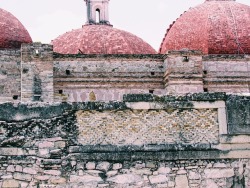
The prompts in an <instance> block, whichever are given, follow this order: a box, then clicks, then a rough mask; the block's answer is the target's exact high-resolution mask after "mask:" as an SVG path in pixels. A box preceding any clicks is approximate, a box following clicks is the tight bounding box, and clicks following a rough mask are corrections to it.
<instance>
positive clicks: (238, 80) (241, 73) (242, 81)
mask: <svg viewBox="0 0 250 188" xmlns="http://www.w3.org/2000/svg"><path fill="white" fill-rule="evenodd" d="M203 71H204V78H203V79H204V88H206V89H207V91H208V92H227V93H249V92H250V74H249V72H250V58H249V57H248V56H247V55H238V56H237V55H224V56H223V55H222V56H219V55H217V56H212V55H211V56H204V57H203Z"/></svg>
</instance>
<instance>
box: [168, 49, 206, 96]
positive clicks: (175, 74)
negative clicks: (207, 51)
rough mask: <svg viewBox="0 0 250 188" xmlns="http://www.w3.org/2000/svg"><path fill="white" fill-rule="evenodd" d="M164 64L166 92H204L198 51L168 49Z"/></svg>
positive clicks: (200, 56)
mask: <svg viewBox="0 0 250 188" xmlns="http://www.w3.org/2000/svg"><path fill="white" fill-rule="evenodd" d="M164 65H165V69H166V71H165V74H164V84H165V88H166V91H167V94H186V93H199V92H204V89H203V71H202V54H201V52H200V51H170V52H169V54H168V56H167V58H166V59H165V62H164Z"/></svg>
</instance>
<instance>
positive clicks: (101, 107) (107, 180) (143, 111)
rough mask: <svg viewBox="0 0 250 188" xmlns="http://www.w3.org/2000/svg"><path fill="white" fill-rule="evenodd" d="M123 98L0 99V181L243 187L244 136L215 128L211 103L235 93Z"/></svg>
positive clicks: (249, 173) (246, 170)
mask: <svg viewBox="0 0 250 188" xmlns="http://www.w3.org/2000/svg"><path fill="white" fill-rule="evenodd" d="M123 100H124V101H123V102H109V103H103V102H87V103H72V104H68V103H55V104H49V103H32V104H11V103H5V104H1V105H0V159H1V160H0V187H3V188H10V187H12V188H20V187H25V188H30V187H34V188H37V187H56V188H69V187H72V188H74V187H75V188H79V187H83V188H86V187H93V188H94V187H107V188H110V187H115V188H116V187H124V188H125V187H133V188H134V187H138V188H142V187H144V188H145V187H148V188H155V187H164V188H168V187H172V188H174V187H175V188H198V187H204V188H210V187H213V188H217V187H218V188H222V187H223V188H232V187H233V188H238V187H240V188H246V187H249V186H250V160H249V158H250V154H249V149H250V146H249V142H250V138H249V137H247V136H246V135H245V137H244V138H245V139H244V140H242V139H241V140H239V141H240V142H241V143H240V144H234V143H232V142H236V141H235V140H233V139H232V140H231V141H229V142H228V141H227V135H221V127H220V126H221V125H222V123H221V122H223V121H224V120H223V121H222V120H221V117H222V116H221V114H220V113H219V112H220V110H221V108H225V106H224V107H223V106H219V105H218V104H220V103H221V101H227V100H234V101H237V100H238V98H236V99H232V98H230V97H228V96H226V95H225V94H223V93H217V94H194V95H187V96H164V97H158V96H154V95H126V96H124V99H123ZM218 101H219V103H218ZM201 104H202V105H201ZM215 104H216V105H215ZM222 136H223V138H224V140H222ZM134 138H135V139H134ZM124 140H125V141H124ZM222 142H223V143H222Z"/></svg>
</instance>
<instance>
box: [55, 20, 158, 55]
mask: <svg viewBox="0 0 250 188" xmlns="http://www.w3.org/2000/svg"><path fill="white" fill-rule="evenodd" d="M52 44H53V46H54V51H55V52H57V53H61V54H78V53H82V54H155V53H156V51H155V50H154V49H153V48H152V47H151V46H150V45H149V44H148V43H146V42H144V41H143V40H142V39H140V38H139V37H137V36H135V35H133V34H131V33H128V32H126V31H122V30H119V29H115V28H113V27H112V26H110V25H84V26H83V27H82V28H81V29H76V30H72V31H71V32H67V33H65V34H63V35H61V36H59V37H58V38H56V39H55V40H53V41H52Z"/></svg>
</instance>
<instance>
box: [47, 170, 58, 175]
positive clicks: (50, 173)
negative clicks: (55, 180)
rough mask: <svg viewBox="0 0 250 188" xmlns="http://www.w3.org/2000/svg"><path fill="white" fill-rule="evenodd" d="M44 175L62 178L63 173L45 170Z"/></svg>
mask: <svg viewBox="0 0 250 188" xmlns="http://www.w3.org/2000/svg"><path fill="white" fill-rule="evenodd" d="M44 174H49V175H53V176H60V175H61V171H59V170H44Z"/></svg>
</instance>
